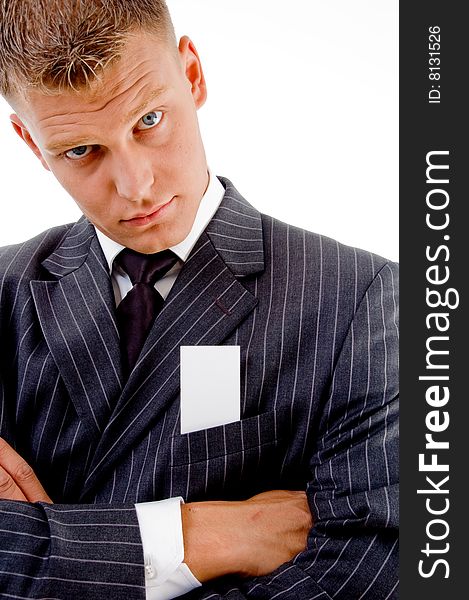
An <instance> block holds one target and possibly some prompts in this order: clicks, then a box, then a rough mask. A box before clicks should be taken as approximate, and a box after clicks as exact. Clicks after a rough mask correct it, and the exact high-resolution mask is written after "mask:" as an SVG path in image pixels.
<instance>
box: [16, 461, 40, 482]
mask: <svg viewBox="0 0 469 600" xmlns="http://www.w3.org/2000/svg"><path fill="white" fill-rule="evenodd" d="M15 479H16V480H17V481H30V480H31V479H35V475H34V471H33V470H32V468H31V467H30V466H29V465H28V463H26V462H21V463H20V464H19V465H18V466H17V467H16V470H15Z"/></svg>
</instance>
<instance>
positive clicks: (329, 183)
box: [0, 0, 398, 260]
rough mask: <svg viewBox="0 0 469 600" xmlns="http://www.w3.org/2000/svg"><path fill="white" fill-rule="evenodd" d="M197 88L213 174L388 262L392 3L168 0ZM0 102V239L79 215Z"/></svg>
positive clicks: (266, 208) (394, 191)
mask: <svg viewBox="0 0 469 600" xmlns="http://www.w3.org/2000/svg"><path fill="white" fill-rule="evenodd" d="M168 5H169V8H170V10H171V13H172V15H173V20H174V24H175V27H176V33H177V34H178V36H181V35H184V34H187V35H189V36H190V37H191V38H192V40H193V41H194V43H195V45H196V47H197V49H198V51H199V54H200V56H201V59H202V64H203V66H204V71H205V76H206V79H207V83H208V91H209V97H208V101H207V104H206V105H205V106H204V107H203V108H202V109H201V111H200V113H199V117H200V121H201V127H202V134H203V137H204V140H205V144H206V149H207V156H208V160H209V164H210V166H211V168H212V170H213V171H214V172H215V173H217V174H220V175H225V176H226V177H228V178H229V179H231V180H232V181H233V183H234V184H235V186H236V187H237V188H238V190H239V191H240V192H241V193H242V194H243V195H244V196H245V197H246V198H247V200H249V201H250V202H251V203H252V204H253V205H254V206H256V208H258V209H259V210H261V211H262V212H266V213H268V214H271V215H273V216H275V217H277V218H279V219H281V220H283V221H287V222H289V223H292V224H294V225H298V226H300V227H303V228H305V229H309V230H312V231H316V232H319V233H323V234H325V235H328V236H331V237H334V238H336V239H339V240H340V241H342V242H345V243H347V244H351V245H354V246H358V247H361V248H366V249H369V250H372V251H374V252H376V253H378V254H381V255H384V256H386V257H388V258H391V259H394V260H397V258H398V155H397V144H398V79H397V77H398V73H397V66H398V50H397V48H398V31H397V27H398V2H397V0H380V1H379V2H377V1H376V0H355V1H354V2H350V0H289V1H281V0H169V1H168ZM8 115H9V108H8V106H7V104H6V103H5V102H4V101H3V100H2V99H0V141H1V144H0V169H1V187H0V194H1V199H0V201H1V219H0V245H4V244H10V243H15V242H19V241H22V240H24V239H27V238H29V237H31V236H33V235H35V234H36V233H39V232H40V231H42V230H44V229H46V228H47V227H50V226H52V225H56V224H60V223H64V222H69V221H73V220H76V219H77V218H78V217H79V216H80V213H79V211H78V209H77V208H76V207H75V205H74V203H73V201H72V200H71V199H70V198H69V197H68V196H67V194H66V192H65V191H63V190H62V189H61V188H60V186H59V185H58V183H57V182H55V180H54V179H53V177H52V175H51V174H50V173H48V172H46V171H45V170H44V169H43V168H42V167H41V165H40V163H39V161H38V160H37V159H36V158H35V157H34V156H33V154H32V153H31V152H30V151H29V150H28V148H27V147H26V145H25V144H24V143H23V142H21V140H20V139H19V138H17V137H16V134H14V132H13V130H12V129H11V126H10V124H9V121H8Z"/></svg>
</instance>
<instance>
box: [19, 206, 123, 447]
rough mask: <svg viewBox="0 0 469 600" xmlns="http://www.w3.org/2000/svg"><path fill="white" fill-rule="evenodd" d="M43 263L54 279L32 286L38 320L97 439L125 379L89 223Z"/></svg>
mask: <svg viewBox="0 0 469 600" xmlns="http://www.w3.org/2000/svg"><path fill="white" fill-rule="evenodd" d="M42 264H43V266H44V268H45V269H46V270H47V271H49V273H50V274H51V275H53V276H54V277H55V280H52V281H50V280H49V281H32V282H31V290H32V294H33V298H34V302H35V305H36V310H37V314H38V317H39V321H40V324H41V327H42V330H43V333H44V337H45V339H46V342H47V344H48V346H49V349H50V351H51V353H52V356H53V358H54V360H55V362H56V364H57V367H58V369H59V371H60V374H61V376H62V379H63V381H64V383H65V386H66V388H67V391H68V393H69V395H70V398H71V400H72V402H73V404H74V406H75V409H76V411H77V413H78V415H79V417H80V419H81V420H82V422H83V423H84V425H85V427H86V429H87V431H88V433H89V435H90V436H92V437H96V435H97V434H98V435H99V434H100V433H102V431H103V430H104V428H105V425H106V423H107V422H108V420H109V416H110V414H111V409H112V406H113V404H115V403H116V402H117V399H118V397H119V396H120V393H121V390H122V375H121V365H120V350H119V337H118V332H117V328H116V324H115V320H114V310H113V305H114V297H113V292H112V285H111V280H110V277H109V274H108V272H107V270H106V267H105V260H104V256H103V255H102V251H101V247H100V245H99V242H98V240H97V238H96V235H95V231H94V228H93V226H92V225H91V224H90V223H89V221H87V220H86V219H85V218H82V219H80V221H78V223H77V224H76V225H74V226H73V227H72V228H71V230H70V231H69V233H68V234H67V235H66V237H65V238H64V239H63V240H62V242H61V244H60V246H59V247H58V248H57V249H56V250H55V251H54V252H53V254H51V255H50V256H49V257H48V258H47V259H46V260H45V261H44V262H43V263H42Z"/></svg>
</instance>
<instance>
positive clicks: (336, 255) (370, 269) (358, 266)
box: [261, 214, 398, 287]
mask: <svg viewBox="0 0 469 600" xmlns="http://www.w3.org/2000/svg"><path fill="white" fill-rule="evenodd" d="M261 218H262V222H263V231H264V235H265V236H266V242H267V244H266V245H267V247H268V245H272V246H273V247H274V248H276V249H277V256H278V255H281V253H282V252H284V253H286V247H287V245H288V247H289V248H290V251H291V252H294V255H295V258H296V259H301V258H302V256H304V260H305V263H306V264H308V265H310V267H311V269H312V270H313V271H314V272H317V270H318V269H321V270H322V272H323V273H325V274H326V276H327V274H329V273H334V272H337V270H339V271H340V274H341V278H342V279H343V280H344V281H347V280H352V279H354V280H358V281H361V283H362V286H365V287H366V286H367V285H368V284H370V283H371V281H373V279H374V278H375V277H376V276H377V275H378V273H380V272H381V271H382V270H383V269H390V270H391V271H392V272H393V273H397V271H398V264H397V263H395V262H393V261H391V260H388V259H387V258H385V257H383V256H380V255H378V254H375V253H373V252H370V251H368V250H364V249H362V248H356V247H353V246H349V245H347V244H344V243H341V242H339V241H337V240H335V239H333V238H331V237H328V236H326V235H322V234H319V233H315V232H313V231H308V230H306V229H302V228H301V227H296V226H294V225H290V224H288V223H285V222H283V221H280V220H278V219H275V218H274V217H271V216H269V215H265V214H261ZM282 248H283V250H282Z"/></svg>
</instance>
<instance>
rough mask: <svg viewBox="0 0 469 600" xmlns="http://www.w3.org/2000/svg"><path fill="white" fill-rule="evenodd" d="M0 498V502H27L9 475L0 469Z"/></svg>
mask: <svg viewBox="0 0 469 600" xmlns="http://www.w3.org/2000/svg"><path fill="white" fill-rule="evenodd" d="M0 498H1V499H2V500H22V501H23V502H24V501H26V500H27V498H26V496H25V495H24V494H23V492H22V491H21V490H20V488H19V487H18V486H17V485H16V483H15V481H14V479H13V478H12V477H11V476H10V474H9V473H7V472H6V471H5V469H2V467H0Z"/></svg>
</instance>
